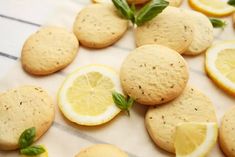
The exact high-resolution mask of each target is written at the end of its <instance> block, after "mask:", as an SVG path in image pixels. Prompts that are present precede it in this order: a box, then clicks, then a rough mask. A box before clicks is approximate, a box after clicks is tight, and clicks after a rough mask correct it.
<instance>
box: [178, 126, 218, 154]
mask: <svg viewBox="0 0 235 157" xmlns="http://www.w3.org/2000/svg"><path fill="white" fill-rule="evenodd" d="M217 135H218V127H217V124H216V123H196V122H188V123H182V124H180V125H178V126H177V127H176V132H175V136H174V137H175V138H174V139H175V143H174V146H175V151H176V157H205V156H206V155H207V154H208V153H209V151H210V150H211V149H212V147H213V146H214V145H215V143H216V140H217Z"/></svg>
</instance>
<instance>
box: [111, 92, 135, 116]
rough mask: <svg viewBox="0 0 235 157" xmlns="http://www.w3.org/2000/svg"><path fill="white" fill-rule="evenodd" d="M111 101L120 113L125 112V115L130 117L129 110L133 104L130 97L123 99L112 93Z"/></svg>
mask: <svg viewBox="0 0 235 157" xmlns="http://www.w3.org/2000/svg"><path fill="white" fill-rule="evenodd" d="M112 96H113V101H114V103H115V104H116V106H117V107H118V108H120V109H121V110H122V111H126V112H127V115H128V116H130V108H131V107H132V105H133V103H134V99H132V98H130V97H127V98H126V97H125V96H124V95H122V94H120V93H118V92H115V91H114V92H113V93H112Z"/></svg>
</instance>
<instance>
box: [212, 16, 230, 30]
mask: <svg viewBox="0 0 235 157" xmlns="http://www.w3.org/2000/svg"><path fill="white" fill-rule="evenodd" d="M209 19H210V21H211V24H212V25H213V27H214V28H224V27H225V26H226V25H227V24H226V22H225V21H222V20H220V19H216V18H209Z"/></svg>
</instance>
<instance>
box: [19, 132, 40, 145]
mask: <svg viewBox="0 0 235 157" xmlns="http://www.w3.org/2000/svg"><path fill="white" fill-rule="evenodd" d="M35 136H36V128H35V127H32V128H29V129H26V130H25V131H24V132H23V133H22V134H21V135H20V139H19V141H18V142H19V146H20V148H26V147H28V146H29V145H31V144H32V143H33V141H34V138H35Z"/></svg>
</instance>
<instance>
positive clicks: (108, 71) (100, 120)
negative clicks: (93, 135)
mask: <svg viewBox="0 0 235 157" xmlns="http://www.w3.org/2000/svg"><path fill="white" fill-rule="evenodd" d="M94 71H96V72H100V73H102V74H103V75H106V76H108V77H109V78H110V79H111V80H112V81H114V84H115V86H114V87H115V89H114V90H116V91H117V92H119V93H122V89H121V84H120V81H119V77H118V74H117V72H116V71H115V70H114V69H112V68H110V67H108V66H106V65H101V64H90V65H87V66H83V67H80V68H78V69H77V70H75V71H74V72H72V73H71V74H69V75H68V76H67V77H66V79H65V81H64V82H63V84H62V86H61V88H60V89H59V92H58V106H59V108H60V110H61V112H62V113H63V114H64V116H65V117H66V118H67V119H69V120H70V121H72V122H74V123H77V124H79V125H86V126H95V125H100V124H104V123H107V122H108V121H110V120H111V119H113V118H114V117H115V116H116V115H117V114H118V113H119V112H120V111H121V110H120V109H119V108H118V107H117V106H116V105H115V104H113V105H110V107H109V108H108V109H107V110H106V111H105V112H104V113H103V114H102V115H98V116H83V115H79V114H78V113H75V112H74V111H73V110H72V108H71V107H70V105H69V104H67V101H66V98H65V97H64V96H63V95H65V92H66V90H65V89H67V88H68V87H69V86H71V85H72V83H73V80H74V79H75V78H77V77H78V76H79V75H83V74H85V73H88V72H94Z"/></svg>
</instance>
